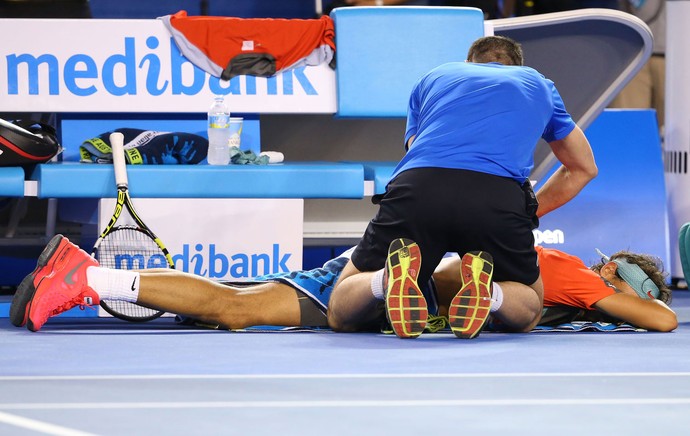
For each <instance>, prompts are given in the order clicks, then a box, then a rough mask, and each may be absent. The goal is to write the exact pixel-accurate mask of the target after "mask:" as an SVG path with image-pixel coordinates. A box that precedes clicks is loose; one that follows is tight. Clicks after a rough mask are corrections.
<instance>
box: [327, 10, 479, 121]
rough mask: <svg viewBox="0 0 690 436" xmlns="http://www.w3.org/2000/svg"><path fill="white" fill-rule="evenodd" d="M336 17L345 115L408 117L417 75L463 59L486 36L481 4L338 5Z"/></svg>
mask: <svg viewBox="0 0 690 436" xmlns="http://www.w3.org/2000/svg"><path fill="white" fill-rule="evenodd" d="M331 17H332V18H333V20H334V22H335V45H336V47H337V51H336V56H337V59H336V60H337V68H336V84H337V85H336V86H337V94H338V111H337V115H338V116H341V117H404V116H405V115H406V112H407V102H408V99H409V96H410V91H411V90H412V86H413V85H414V83H415V82H416V81H417V79H419V78H420V77H421V76H422V75H423V74H424V73H426V72H427V71H429V70H431V69H432V68H435V67H437V66H439V65H441V64H444V63H446V62H453V61H464V60H465V59H466V58H467V50H468V49H469V47H470V45H471V44H472V42H473V41H474V40H475V39H477V38H479V37H481V36H484V15H483V13H482V11H481V10H480V9H476V8H463V7H424V6H387V7H385V8H382V7H365V6H364V7H356V8H337V9H335V10H333V12H332V13H331Z"/></svg>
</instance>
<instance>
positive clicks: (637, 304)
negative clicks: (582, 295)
mask: <svg viewBox="0 0 690 436" xmlns="http://www.w3.org/2000/svg"><path fill="white" fill-rule="evenodd" d="M594 308H595V309H597V310H598V311H601V312H603V313H605V314H607V315H609V316H612V317H614V318H617V319H620V320H621V321H625V322H627V323H630V324H632V325H634V326H637V327H640V328H643V329H647V330H655V331H660V332H670V331H672V330H675V329H676V327H678V318H677V317H676V313H675V312H674V311H673V310H671V308H670V307H668V306H667V305H666V304H664V303H663V302H662V301H659V300H643V299H642V298H640V297H638V296H636V295H630V294H624V293H616V294H613V295H609V296H608V297H604V298H602V299H601V300H599V301H597V302H596V303H595V304H594Z"/></svg>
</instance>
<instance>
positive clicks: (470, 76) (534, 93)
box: [393, 62, 575, 183]
mask: <svg viewBox="0 0 690 436" xmlns="http://www.w3.org/2000/svg"><path fill="white" fill-rule="evenodd" d="M574 128H575V122H574V121H573V120H572V118H571V117H570V114H568V112H566V110H565V106H564V104H563V100H562V99H561V96H560V95H559V94H558V91H557V90H556V87H555V86H554V84H553V82H552V81H550V80H548V79H546V78H545V77H544V76H542V75H541V74H540V73H539V72H538V71H536V70H534V69H532V68H529V67H519V66H506V65H501V64H497V63H489V64H475V63H469V62H452V63H448V64H444V65H441V66H439V67H437V68H435V69H433V70H431V71H430V72H429V73H427V74H426V75H424V76H423V77H422V78H421V79H419V80H418V81H417V83H416V84H415V86H414V89H413V91H412V94H411V96H410V103H409V108H408V114H407V131H406V132H405V143H406V144H407V141H408V140H409V138H410V137H411V136H412V135H416V136H415V139H414V142H413V143H412V146H411V147H410V150H409V151H408V152H407V154H406V155H405V157H403V159H402V160H401V161H400V163H399V164H398V166H397V168H396V169H395V172H394V174H393V176H395V175H397V174H399V173H401V172H402V171H405V170H409V169H411V168H424V167H434V168H439V167H440V168H454V169H465V170H472V171H478V172H483V173H488V174H494V175H497V176H503V177H511V178H513V179H515V180H516V181H518V182H519V183H522V182H524V181H525V180H527V178H528V177H529V174H530V172H531V171H532V168H533V167H534V158H533V154H534V149H535V147H536V145H537V142H538V141H539V138H540V137H541V138H544V139H545V140H546V141H547V142H551V141H554V140H557V139H563V138H565V137H566V136H567V135H568V134H569V133H570V132H571V131H572V130H573V129H574Z"/></svg>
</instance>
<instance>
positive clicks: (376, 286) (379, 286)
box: [371, 269, 386, 300]
mask: <svg viewBox="0 0 690 436" xmlns="http://www.w3.org/2000/svg"><path fill="white" fill-rule="evenodd" d="M384 292H385V289H383V270H382V269H380V270H378V271H376V272H375V273H374V275H373V276H371V293H372V294H374V298H376V299H377V300H384V299H385V298H386V297H385V294H384Z"/></svg>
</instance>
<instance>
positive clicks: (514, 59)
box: [467, 36, 523, 65]
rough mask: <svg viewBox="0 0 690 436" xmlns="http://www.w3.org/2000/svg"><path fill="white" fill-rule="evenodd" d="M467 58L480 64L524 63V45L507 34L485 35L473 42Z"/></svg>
mask: <svg viewBox="0 0 690 436" xmlns="http://www.w3.org/2000/svg"><path fill="white" fill-rule="evenodd" d="M467 60H468V61H470V62H475V63H478V64H486V63H489V62H498V63H501V64H503V65H522V64H523V58H522V46H521V45H520V44H519V43H518V42H517V41H514V40H512V39H510V38H507V37H505V36H485V37H483V38H479V39H478V40H476V41H474V42H473V43H472V46H471V47H470V50H469V51H468V52H467Z"/></svg>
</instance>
